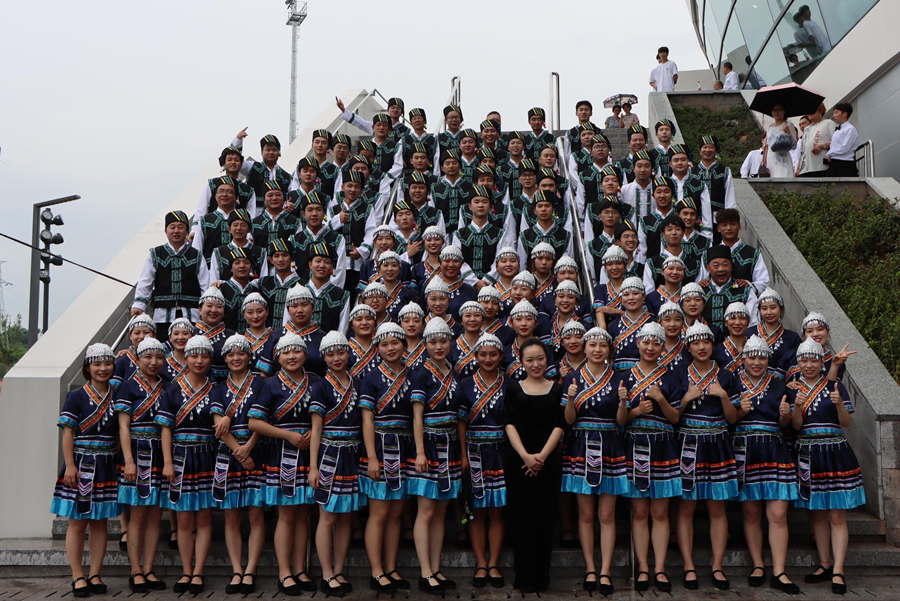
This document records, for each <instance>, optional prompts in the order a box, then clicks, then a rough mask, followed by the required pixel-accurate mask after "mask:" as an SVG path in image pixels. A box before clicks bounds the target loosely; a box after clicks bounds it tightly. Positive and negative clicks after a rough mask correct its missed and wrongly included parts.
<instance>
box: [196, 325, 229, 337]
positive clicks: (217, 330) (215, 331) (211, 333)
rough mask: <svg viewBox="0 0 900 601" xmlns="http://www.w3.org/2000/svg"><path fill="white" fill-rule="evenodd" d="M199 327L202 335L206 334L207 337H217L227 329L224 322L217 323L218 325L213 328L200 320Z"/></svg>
mask: <svg viewBox="0 0 900 601" xmlns="http://www.w3.org/2000/svg"><path fill="white" fill-rule="evenodd" d="M197 329H198V330H199V331H200V333H201V334H202V335H204V336H206V337H207V338H215V337H216V336H217V335H219V334H221V333H222V332H224V331H225V323H224V322H222V323H220V324H219V325H217V326H216V327H214V328H212V327H210V326H208V325H206V324H205V323H203V322H202V321H198V322H197Z"/></svg>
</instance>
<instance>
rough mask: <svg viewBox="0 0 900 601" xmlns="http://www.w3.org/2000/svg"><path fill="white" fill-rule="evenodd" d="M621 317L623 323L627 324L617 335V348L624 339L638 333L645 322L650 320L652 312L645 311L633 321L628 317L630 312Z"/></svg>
mask: <svg viewBox="0 0 900 601" xmlns="http://www.w3.org/2000/svg"><path fill="white" fill-rule="evenodd" d="M620 319H621V320H622V323H623V324H626V325H625V329H623V330H622V331H621V332H620V333H619V335H618V336H616V340H615V342H614V344H615V346H616V348H618V347H619V345H620V344H622V343H623V342H624V341H626V340H628V337H629V336H633V335H634V334H636V333H637V331H638V330H640V329H641V326H643V325H644V324H645V323H647V322H648V321H650V314H649V313H647V312H646V311H644V312H643V313H642V314H641V316H640V317H638V318H637V319H636V320H634V321H631V320H630V319H629V318H628V314H627V313H626V314H625V315H622V317H621V318H620ZM629 322H630V323H629Z"/></svg>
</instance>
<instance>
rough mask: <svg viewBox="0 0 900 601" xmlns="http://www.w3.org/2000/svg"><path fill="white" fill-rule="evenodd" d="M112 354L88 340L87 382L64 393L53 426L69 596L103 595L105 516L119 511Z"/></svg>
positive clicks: (56, 503)
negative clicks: (60, 462) (58, 446)
mask: <svg viewBox="0 0 900 601" xmlns="http://www.w3.org/2000/svg"><path fill="white" fill-rule="evenodd" d="M115 360H116V358H115V356H114V355H113V352H112V349H111V348H109V347H108V346H106V345H105V344H92V345H91V346H89V347H88V348H87V351H86V352H85V354H84V364H83V365H82V367H81V373H82V375H83V376H84V379H85V380H87V383H86V384H85V385H84V386H82V387H81V388H79V389H77V390H74V391H72V392H70V393H69V394H68V396H66V402H65V403H64V404H63V408H62V412H61V413H60V414H59V419H58V420H57V422H56V425H58V426H59V428H60V429H61V430H62V433H63V434H62V451H63V459H64V460H65V466H64V467H63V469H62V472H61V473H60V475H59V478H58V479H57V480H56V489H55V490H54V491H53V503H52V504H51V506H50V511H51V512H53V513H55V514H56V515H58V516H59V517H61V518H68V519H69V527H68V529H67V530H66V555H67V556H68V558H69V565H70V566H71V568H72V596H74V597H87V596H88V595H89V594H90V593H95V594H98V595H102V594H103V593H105V592H106V585H105V584H104V583H103V581H102V580H100V568H101V566H102V565H103V557H104V555H105V551H106V520H107V519H108V518H114V517H116V516H117V515H119V503H118V500H117V493H118V490H117V487H116V431H117V430H118V427H119V422H118V421H117V420H116V416H115V413H114V410H113V389H112V387H111V386H110V383H109V381H110V379H111V378H112V376H113V370H114V362H115ZM88 524H90V525H91V540H90V561H91V571H90V575H89V577H88V578H85V577H84V568H83V566H82V559H83V557H84V533H85V530H86V529H87V526H88Z"/></svg>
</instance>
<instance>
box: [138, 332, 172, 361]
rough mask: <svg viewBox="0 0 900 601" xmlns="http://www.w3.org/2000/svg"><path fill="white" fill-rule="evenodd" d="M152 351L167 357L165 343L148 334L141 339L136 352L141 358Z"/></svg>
mask: <svg viewBox="0 0 900 601" xmlns="http://www.w3.org/2000/svg"><path fill="white" fill-rule="evenodd" d="M151 353H153V354H158V355H162V356H163V357H165V356H166V347H165V346H163V343H162V342H160V341H159V340H157V339H156V338H153V337H152V336H147V337H146V338H144V339H143V340H141V343H140V344H139V345H138V347H137V350H136V351H135V353H134V354H135V355H137V357H138V359H140V358H141V357H143V356H144V355H149V354H151Z"/></svg>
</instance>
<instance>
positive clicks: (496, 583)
mask: <svg viewBox="0 0 900 601" xmlns="http://www.w3.org/2000/svg"><path fill="white" fill-rule="evenodd" d="M491 570H497V571H498V572H500V568H499V567H497V566H488V580H490V581H491V586H492V587H494V588H503V587H504V586H506V580H504V579H503V572H500V576H491Z"/></svg>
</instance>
